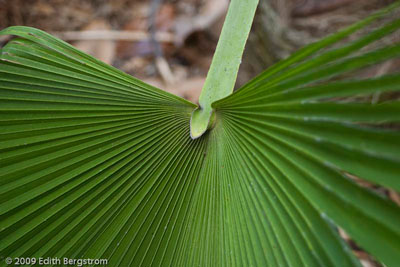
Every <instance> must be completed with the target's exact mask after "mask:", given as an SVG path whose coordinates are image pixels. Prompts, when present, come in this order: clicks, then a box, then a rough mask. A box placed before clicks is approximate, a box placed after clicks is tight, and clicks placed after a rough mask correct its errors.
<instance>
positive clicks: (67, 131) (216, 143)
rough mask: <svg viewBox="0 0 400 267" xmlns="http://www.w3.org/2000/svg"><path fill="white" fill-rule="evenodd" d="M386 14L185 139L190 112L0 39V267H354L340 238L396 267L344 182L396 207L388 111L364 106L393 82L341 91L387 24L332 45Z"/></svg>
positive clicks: (399, 150) (51, 51) (393, 239)
mask: <svg viewBox="0 0 400 267" xmlns="http://www.w3.org/2000/svg"><path fill="white" fill-rule="evenodd" d="M397 6H399V3H396V4H394V5H392V6H390V7H388V8H386V9H385V10H382V11H380V12H378V13H376V14H374V15H373V16H371V17H369V18H367V19H365V20H362V21H360V22H358V23H356V24H354V25H352V26H350V27H349V28H346V29H345V30H342V31H340V32H339V33H336V34H334V35H331V36H329V37H327V38H325V39H323V40H321V41H319V42H316V43H313V44H311V45H309V46H307V47H305V48H303V49H300V50H299V51H298V52H296V53H294V54H293V55H292V56H291V57H289V58H287V59H285V60H283V61H281V62H279V63H277V64H276V65H274V66H272V67H271V68H269V69H268V70H267V71H265V72H264V73H262V74H260V75H259V76H257V77H256V78H255V79H253V80H252V81H250V82H249V83H247V84H246V85H244V86H243V87H242V88H240V89H239V90H237V91H235V92H234V93H233V94H230V95H229V96H227V97H225V96H222V97H223V98H222V99H220V100H219V101H216V102H214V103H212V105H211V108H212V110H213V114H214V116H215V118H214V119H213V120H212V123H211V124H210V125H209V126H208V127H209V129H208V130H207V131H206V132H205V133H204V134H203V135H201V136H200V137H198V138H196V139H192V138H191V137H190V120H191V116H192V113H193V111H194V110H195V109H196V105H195V104H192V103H190V102H188V101H186V100H184V99H182V98H180V97H177V96H174V95H171V94H169V93H166V92H164V91H162V90H160V89H157V88H154V87H152V86H150V85H147V84H145V83H143V82H141V81H139V80H137V79H135V78H133V77H131V76H129V75H127V74H124V73H122V72H121V71H119V70H117V69H115V68H113V67H111V66H108V65H106V64H104V63H102V62H100V61H98V60H96V59H94V58H93V57H91V56H89V55H87V54H84V53H82V52H80V51H78V50H77V49H75V48H73V47H72V46H70V45H68V44H67V43H65V42H63V41H61V40H58V39H56V38H54V37H52V36H50V35H49V34H47V33H45V32H42V31H40V30H37V29H33V28H28V27H18V26H16V27H10V28H7V29H5V30H3V31H1V34H5V35H14V36H16V38H14V39H13V40H11V41H10V42H8V44H7V45H5V46H4V47H3V48H2V49H1V58H0V256H1V258H2V259H1V264H2V265H5V262H4V259H5V258H6V257H22V256H23V257H36V258H39V257H53V258H54V257H59V258H62V257H67V258H82V259H83V258H91V259H96V258H98V259H100V258H104V259H108V261H109V266H293V267H296V266H339V267H344V266H360V263H359V262H358V260H357V259H356V258H355V257H354V255H353V253H352V251H351V249H350V248H349V247H348V245H347V244H346V243H345V242H344V241H342V239H341V238H340V237H339V235H338V230H337V229H338V228H337V227H340V228H342V229H344V231H346V233H348V234H349V236H350V237H351V238H352V239H353V240H355V242H356V243H357V244H358V245H359V246H361V247H362V248H363V249H365V250H366V251H368V252H369V253H371V254H372V255H373V256H374V257H376V259H377V260H379V261H381V262H383V263H384V264H385V265H387V266H398V265H399V264H400V209H399V207H398V206H396V205H395V204H393V203H392V202H391V201H390V200H388V199H387V198H386V197H385V196H382V195H378V194H377V193H375V192H373V191H371V190H369V189H366V188H363V187H361V186H360V185H359V184H357V183H356V182H355V181H354V180H353V179H351V178H350V177H360V178H362V179H365V180H367V181H369V182H371V183H373V184H376V185H379V186H383V187H386V188H391V189H393V190H395V191H400V132H399V130H398V129H399V128H398V125H399V122H400V103H399V101H398V100H396V99H395V98H387V100H385V101H378V102H377V103H375V102H374V101H371V97H370V96H371V95H374V94H381V95H386V94H392V92H396V91H400V75H399V74H398V73H391V74H386V75H383V76H379V77H374V78H368V79H365V78H360V77H359V76H358V75H357V73H358V72H357V71H358V70H361V69H365V68H368V67H370V66H372V65H375V64H378V63H382V62H384V61H386V60H390V59H393V58H395V57H398V56H400V45H399V44H396V43H390V42H389V43H388V42H386V45H383V46H379V47H376V46H374V45H373V43H374V42H375V41H377V40H379V39H381V38H383V37H385V36H389V35H390V34H392V33H393V32H395V31H396V30H397V29H398V28H399V27H400V20H399V19H394V20H388V19H386V20H385V23H384V24H383V26H380V27H378V28H375V29H374V30H372V31H369V32H365V31H364V33H363V34H358V35H356V36H357V38H347V37H348V36H350V35H351V34H353V33H355V32H357V33H359V32H360V30H361V29H363V28H364V27H365V26H367V25H370V24H371V23H372V22H373V21H376V20H379V19H381V18H383V17H385V18H389V17H393V16H386V15H387V14H391V12H393V10H394V8H395V7H397ZM361 32H363V31H361ZM341 40H342V42H339V41H341ZM366 47H367V48H369V49H366ZM371 47H372V48H371ZM389 126H390V127H389Z"/></svg>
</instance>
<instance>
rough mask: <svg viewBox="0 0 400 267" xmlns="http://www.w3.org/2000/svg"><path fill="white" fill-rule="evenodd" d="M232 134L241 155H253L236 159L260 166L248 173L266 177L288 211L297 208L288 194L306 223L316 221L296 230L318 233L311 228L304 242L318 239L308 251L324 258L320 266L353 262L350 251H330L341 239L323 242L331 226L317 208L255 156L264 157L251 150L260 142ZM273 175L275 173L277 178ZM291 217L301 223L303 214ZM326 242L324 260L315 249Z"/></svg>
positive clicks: (276, 196) (265, 162) (254, 166)
mask: <svg viewBox="0 0 400 267" xmlns="http://www.w3.org/2000/svg"><path fill="white" fill-rule="evenodd" d="M227 120H228V119H227ZM232 131H234V129H232ZM233 138H234V142H233V143H238V144H240V149H241V150H244V153H243V155H252V156H251V158H253V160H254V161H253V162H251V161H249V157H244V158H241V159H240V161H239V162H246V163H247V164H249V165H250V166H251V167H248V168H247V169H248V170H253V169H258V170H259V172H258V173H257V174H255V173H254V172H252V174H251V177H257V178H259V181H265V182H266V183H267V184H268V186H271V184H272V188H273V193H270V194H269V195H271V196H273V198H274V199H275V201H276V200H277V199H278V200H280V201H282V202H283V203H284V204H286V205H285V209H286V210H287V211H289V213H290V214H291V215H293V213H295V214H296V213H297V212H295V211H294V210H290V206H291V205H290V204H288V203H287V202H286V201H285V200H284V199H285V196H288V197H289V198H291V199H292V201H293V202H292V203H293V204H295V205H296V206H297V209H298V211H299V212H300V213H304V212H307V213H306V214H305V215H303V216H304V217H303V218H304V219H306V220H310V219H311V218H313V219H312V220H311V221H308V224H313V225H315V227H312V228H309V226H306V227H302V228H301V230H299V232H300V233H301V235H303V236H304V233H305V232H307V231H308V229H310V230H311V231H316V232H317V233H318V234H317V235H315V234H313V232H311V233H309V234H308V235H311V236H307V237H306V236H304V237H305V238H306V239H307V243H308V244H309V245H311V244H312V243H314V244H315V241H314V239H317V240H318V241H317V242H319V243H317V244H315V246H312V247H310V252H308V253H311V254H312V255H313V256H315V257H322V259H324V260H322V261H319V266H321V265H328V266H329V265H341V266H346V265H349V264H350V265H352V264H354V260H353V262H352V261H350V262H349V261H348V260H349V259H352V257H349V254H347V255H346V254H343V255H340V253H339V254H338V255H333V254H334V253H337V252H340V251H341V250H342V248H340V249H338V247H340V246H341V245H340V243H338V242H337V240H338V237H335V236H332V237H334V239H333V240H331V241H330V242H326V240H328V239H332V237H329V233H330V232H331V231H329V230H330V229H329V226H328V225H326V224H325V223H323V222H322V221H321V218H320V217H319V214H318V215H316V214H315V213H316V212H315V211H313V209H307V205H306V203H305V202H307V201H306V200H303V201H305V202H302V201H301V199H302V198H303V197H302V195H301V193H299V192H296V191H295V189H294V188H293V187H292V186H291V185H290V183H287V182H286V183H285V181H286V180H287V178H286V177H284V176H283V175H282V174H281V173H279V171H278V173H277V170H276V169H275V168H274V167H273V166H272V165H271V164H270V163H269V161H268V159H267V158H264V159H262V160H261V159H258V158H259V157H260V158H263V153H259V152H256V153H257V156H255V155H256V154H254V153H255V152H254V151H257V149H256V148H257V147H259V146H257V147H256V146H253V145H252V144H251V143H249V142H250V140H249V139H248V138H246V137H245V136H243V135H236V136H235V137H233ZM242 140H243V141H244V140H246V141H247V140H249V141H247V142H246V144H245V145H241V144H243V143H244V142H243V141H242ZM249 147H251V148H252V150H253V152H252V150H249V149H247V148H249ZM255 164H257V165H255ZM270 175H271V176H270ZM263 176H267V177H266V178H265V179H261V177H263ZM274 177H276V179H275V178H274ZM274 181H276V182H278V183H279V184H282V183H283V184H284V186H281V189H279V185H278V187H276V186H277V185H276V184H275V182H274ZM265 182H264V183H265ZM282 190H285V191H288V193H284V192H282ZM282 193H283V195H282ZM299 202H300V204H299ZM288 206H289V210H288ZM316 216H317V217H316ZM292 219H293V218H292ZM293 220H294V222H295V223H302V218H299V217H296V219H293ZM286 222H287V220H286ZM324 225H325V231H324V230H323V227H321V226H324ZM318 228H322V231H320V230H319V229H318ZM327 230H328V231H327ZM327 234H328V235H327ZM331 234H332V233H331ZM322 236H324V238H323V239H322V240H321V238H322ZM335 244H337V245H338V247H336V248H335ZM326 245H328V247H330V249H329V252H330V256H331V259H330V260H327V259H326V258H325V255H324V253H325V251H323V250H322V251H321V250H320V251H318V249H319V248H320V247H323V246H326ZM314 249H315V250H316V251H318V252H313V251H312V250H314ZM327 250H328V249H327ZM339 261H340V262H339ZM346 261H347V262H346ZM329 262H331V263H329ZM307 266H308V265H307Z"/></svg>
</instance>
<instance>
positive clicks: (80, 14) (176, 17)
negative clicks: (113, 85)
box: [0, 0, 400, 267]
mask: <svg viewBox="0 0 400 267" xmlns="http://www.w3.org/2000/svg"><path fill="white" fill-rule="evenodd" d="M392 2H394V1H393V0H260V4H259V7H258V10H257V14H256V18H255V21H254V24H253V28H252V32H251V34H250V37H249V41H248V43H247V46H246V50H245V53H244V58H243V61H242V62H243V63H242V65H241V68H240V71H239V76H238V81H237V85H236V87H240V86H241V85H243V84H244V83H245V82H246V81H248V80H249V79H251V78H252V77H254V76H255V75H256V74H258V73H260V72H261V71H262V70H264V69H266V68H267V67H268V66H270V65H272V64H273V63H275V62H277V61H279V60H280V59H283V58H285V57H287V56H289V55H290V54H291V53H292V52H294V51H296V50H297V49H298V48H300V47H302V46H304V45H306V44H309V43H311V42H314V41H317V40H318V39H320V38H322V37H324V36H326V35H328V34H330V33H333V32H335V31H337V30H338V29H340V28H343V27H345V26H347V25H350V24H352V23H354V22H357V21H359V20H360V19H362V18H365V17H366V16H368V15H369V14H371V13H373V12H375V11H377V10H378V9H380V8H382V7H384V6H387V5H388V4H390V3H392ZM228 5H229V0H140V1H139V0H113V1H107V0H0V29H3V28H5V27H8V26H12V25H25V26H32V27H36V28H39V29H42V30H45V31H47V32H50V33H52V34H54V35H56V36H58V37H59V38H61V39H63V40H65V41H67V42H69V43H71V44H72V45H74V46H76V47H77V48H79V49H81V50H83V51H85V52H87V53H89V54H92V55H93V56H95V57H97V58H99V59H101V60H102V61H104V62H106V63H108V64H111V65H113V66H115V67H116V68H119V69H121V70H123V71H125V72H127V73H129V74H131V75H133V76H135V77H137V78H139V79H141V80H144V81H145V82H147V83H150V84H152V85H154V86H156V87H159V88H162V89H164V90H166V91H169V92H171V93H174V94H176V95H179V96H182V97H184V98H186V99H189V100H191V101H193V102H197V100H198V97H199V94H200V91H201V88H202V86H203V83H204V81H205V77H206V75H207V71H208V68H209V65H210V63H211V59H212V55H213V53H214V50H215V47H216V44H217V41H218V36H219V33H220V31H221V28H222V23H223V20H224V17H225V14H226V11H227V8H228ZM375 26H376V25H375ZM375 26H374V25H372V26H371V27H375ZM369 30H371V28H368V29H365V30H364V33H365V31H369ZM7 38H9V37H0V45H3V44H5V43H6V42H7ZM399 41H400V37H399V34H397V35H396V34H394V35H392V36H390V37H387V38H384V39H383V40H381V41H380V42H381V43H388V42H389V43H394V42H399ZM378 45H379V44H378ZM399 69H400V62H399V60H392V61H388V62H385V63H383V64H379V65H378V66H376V67H373V68H368V69H365V70H363V71H362V73H360V74H359V75H362V76H364V77H372V76H377V75H382V74H385V73H388V72H393V71H396V70H399ZM374 97H377V98H378V99H372V100H371V101H379V97H381V98H382V97H383V96H379V95H378V96H374ZM389 97H393V96H389ZM396 97H398V96H396ZM353 179H354V180H355V181H356V182H358V183H359V184H360V185H362V186H365V187H368V188H369V189H371V190H374V191H375V192H377V193H378V194H382V195H386V196H388V197H389V198H390V199H392V200H393V201H394V202H396V203H397V204H400V197H399V194H398V193H396V192H394V191H391V190H388V189H385V188H382V187H377V186H375V185H372V184H369V183H366V182H364V181H361V180H360V179H358V178H357V177H353ZM339 232H340V234H341V236H342V237H343V238H344V239H345V240H346V241H347V242H348V243H349V244H350V246H351V248H352V249H353V251H354V253H355V254H356V255H357V257H359V258H360V260H361V262H362V264H363V265H364V266H365V267H371V266H381V265H379V264H378V263H377V262H376V261H375V260H374V259H373V258H372V257H371V256H369V255H368V254H367V253H366V252H364V251H363V250H362V248H360V247H358V246H357V244H355V243H354V242H353V241H352V240H351V239H350V238H349V237H348V236H347V235H346V233H344V232H343V231H342V230H340V229H339Z"/></svg>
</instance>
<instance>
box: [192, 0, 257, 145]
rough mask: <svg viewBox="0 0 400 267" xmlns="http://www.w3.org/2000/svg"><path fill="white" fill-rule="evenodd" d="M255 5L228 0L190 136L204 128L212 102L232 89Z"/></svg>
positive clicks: (252, 0)
mask: <svg viewBox="0 0 400 267" xmlns="http://www.w3.org/2000/svg"><path fill="white" fill-rule="evenodd" d="M257 5H258V0H231V3H230V5H229V10H228V14H227V15H226V18H225V22H224V26H223V27H222V32H221V36H220V38H219V41H218V45H217V49H216V50H215V54H214V57H213V60H212V63H211V66H210V69H209V71H208V74H207V78H206V81H205V83H204V86H203V89H202V91H201V94H200V98H199V103H200V106H199V108H197V109H196V110H194V111H193V113H192V118H191V120H190V136H191V137H192V138H193V139H196V138H198V137H200V136H201V135H202V134H203V133H204V132H205V131H206V130H207V128H208V126H209V124H210V123H209V122H210V118H211V114H212V112H213V110H212V107H211V104H212V103H213V102H215V101H217V100H219V99H221V98H224V97H226V96H228V95H230V94H231V93H232V91H233V87H234V86H235V82H236V77H237V73H238V71H239V67H240V63H241V61H242V55H243V51H244V47H245V45H246V41H247V38H248V36H249V32H250V29H251V24H252V22H253V19H254V15H255V12H256V8H257Z"/></svg>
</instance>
